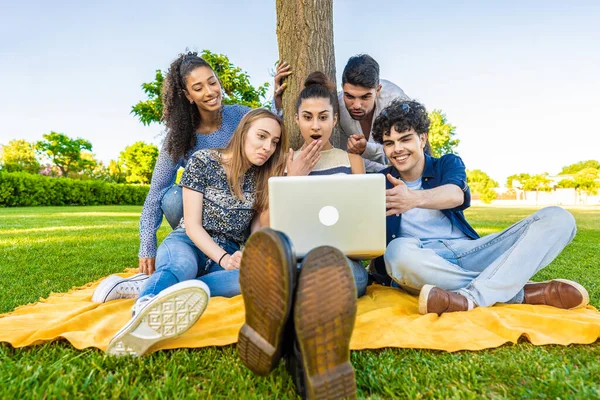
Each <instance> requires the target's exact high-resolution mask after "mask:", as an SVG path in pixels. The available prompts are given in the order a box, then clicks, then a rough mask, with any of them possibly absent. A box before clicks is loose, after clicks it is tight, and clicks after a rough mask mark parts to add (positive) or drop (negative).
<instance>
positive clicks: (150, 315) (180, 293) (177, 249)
mask: <svg viewBox="0 0 600 400" xmlns="http://www.w3.org/2000/svg"><path fill="white" fill-rule="evenodd" d="M287 148H288V138H287V136H286V133H285V129H284V126H283V121H282V120H281V119H280V118H279V117H277V116H276V115H275V114H273V113H271V112H270V111H268V110H265V109H256V110H252V111H250V112H248V113H247V114H246V115H245V116H244V118H242V120H241V121H240V124H239V126H238V128H237V129H236V130H235V132H234V134H233V137H232V139H231V142H230V143H229V144H228V145H227V147H226V148H224V149H212V150H211V149H203V150H199V151H197V152H196V153H194V155H193V156H192V157H191V159H190V161H189V162H188V165H187V166H186V169H185V172H184V173H183V176H182V178H181V182H180V186H182V187H183V210H184V212H183V215H184V217H183V220H182V222H181V223H180V224H179V226H178V227H177V228H176V229H175V230H174V231H173V232H171V233H170V234H169V236H167V238H166V239H165V240H164V241H163V242H162V243H161V245H160V246H159V248H158V252H157V258H156V272H155V273H154V274H152V275H151V276H150V278H149V279H147V281H146V283H145V285H144V287H143V288H142V290H141V293H140V294H139V297H138V299H137V300H136V302H135V304H134V305H133V318H132V319H131V320H130V321H129V323H128V324H127V325H125V327H124V328H123V329H121V330H120V331H119V332H118V333H117V334H116V335H115V337H114V338H113V339H112V341H111V342H110V344H109V345H108V348H107V350H106V352H107V353H109V354H115V355H121V354H134V355H142V354H144V353H145V352H146V350H147V349H148V348H149V347H150V346H151V345H152V344H154V343H156V342H157V341H160V340H163V339H166V338H171V337H175V336H177V335H178V334H180V333H182V332H184V331H185V330H187V329H189V328H190V327H191V326H192V325H193V324H194V323H195V322H196V321H197V320H198V318H200V315H202V312H203V311H204V309H205V308H206V304H207V302H208V299H209V297H210V295H211V293H212V295H213V296H226V297H232V296H235V295H237V294H239V293H240V287H239V283H238V280H239V271H238V270H239V267H240V259H241V249H242V247H243V244H244V242H245V241H246V239H247V236H248V234H249V232H251V231H254V230H256V229H258V228H259V227H260V217H261V214H263V213H264V212H265V210H266V209H267V202H268V189H267V188H268V186H267V180H268V178H269V177H271V176H276V175H282V174H283V171H284V168H285V159H286V150H287Z"/></svg>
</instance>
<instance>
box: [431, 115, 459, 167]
mask: <svg viewBox="0 0 600 400" xmlns="http://www.w3.org/2000/svg"><path fill="white" fill-rule="evenodd" d="M429 119H430V120H431V125H430V126H429V145H430V146H431V153H432V155H433V156H434V157H441V156H443V155H444V154H455V153H456V151H455V148H456V146H458V144H459V143H460V140H458V139H454V136H455V135H456V127H455V126H454V125H451V124H450V123H449V122H448V121H447V119H446V114H444V113H443V112H442V110H433V111H432V112H430V113H429Z"/></svg>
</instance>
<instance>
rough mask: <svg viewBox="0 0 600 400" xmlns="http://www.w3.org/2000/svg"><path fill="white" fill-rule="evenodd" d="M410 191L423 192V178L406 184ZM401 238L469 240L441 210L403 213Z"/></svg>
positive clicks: (414, 209) (419, 210) (417, 209)
mask: <svg viewBox="0 0 600 400" xmlns="http://www.w3.org/2000/svg"><path fill="white" fill-rule="evenodd" d="M404 183H405V184H406V186H408V188H409V189H410V190H423V186H422V184H421V178H419V179H417V180H416V181H413V182H406V181H405V182H404ZM400 237H413V238H417V239H420V240H422V241H427V240H440V239H441V240H444V239H468V237H467V236H465V234H464V233H462V231H461V230H460V229H458V228H456V227H455V226H454V225H452V222H450V220H449V219H448V217H446V216H445V215H444V214H443V213H442V212H441V211H440V210H428V209H425V208H413V209H412V210H408V211H405V212H403V213H402V220H401V221H400Z"/></svg>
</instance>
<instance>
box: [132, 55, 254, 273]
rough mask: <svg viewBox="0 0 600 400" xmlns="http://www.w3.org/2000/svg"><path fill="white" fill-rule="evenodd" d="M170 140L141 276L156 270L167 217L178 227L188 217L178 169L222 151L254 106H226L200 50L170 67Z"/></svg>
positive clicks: (156, 178)
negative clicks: (195, 157)
mask: <svg viewBox="0 0 600 400" xmlns="http://www.w3.org/2000/svg"><path fill="white" fill-rule="evenodd" d="M162 100H163V106H164V108H163V116H162V121H163V122H164V123H165V125H166V129H167V136H166V138H165V141H164V143H163V147H162V150H161V152H160V155H159V157H158V160H157V162H156V166H155V167H154V172H153V174H152V182H151V184H150V191H149V192H148V196H147V197H146V201H145V202H144V208H143V210H142V216H141V218H140V251H139V254H138V256H139V267H140V272H143V273H145V274H151V273H153V272H154V269H155V257H156V247H157V240H156V231H157V230H158V228H159V227H160V225H161V223H162V218H163V214H164V215H165V217H166V218H167V221H168V222H169V225H171V227H172V228H175V227H176V226H177V225H178V224H179V221H180V219H181V217H182V216H183V203H182V197H181V189H180V188H179V187H178V186H174V185H173V184H174V183H175V178H176V175H177V170H178V169H179V168H180V167H185V166H186V165H187V162H188V160H189V159H190V156H191V155H192V154H193V153H194V152H196V151H197V150H200V149H205V148H223V147H225V146H226V145H227V143H229V140H230V139H231V136H232V135H233V132H234V130H235V128H236V127H237V126H238V124H239V122H240V120H241V119H242V117H243V116H244V115H245V114H246V113H247V112H248V111H249V110H250V107H246V106H241V105H225V106H224V105H222V100H223V94H222V88H221V83H220V81H219V78H218V77H217V75H216V74H215V72H214V71H213V69H212V67H211V66H210V65H209V64H208V63H207V62H206V61H205V60H204V59H202V58H201V57H198V54H197V53H195V52H187V53H185V54H181V55H180V56H179V57H177V59H176V60H175V61H173V62H172V63H171V66H170V67H169V71H168V72H167V75H166V77H165V80H164V83H163V90H162Z"/></svg>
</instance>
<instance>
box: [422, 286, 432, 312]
mask: <svg viewBox="0 0 600 400" xmlns="http://www.w3.org/2000/svg"><path fill="white" fill-rule="evenodd" d="M434 287H435V285H423V287H422V288H421V292H420V293H419V314H421V315H425V314H428V311H427V300H429V292H431V289H433V288H434Z"/></svg>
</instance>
